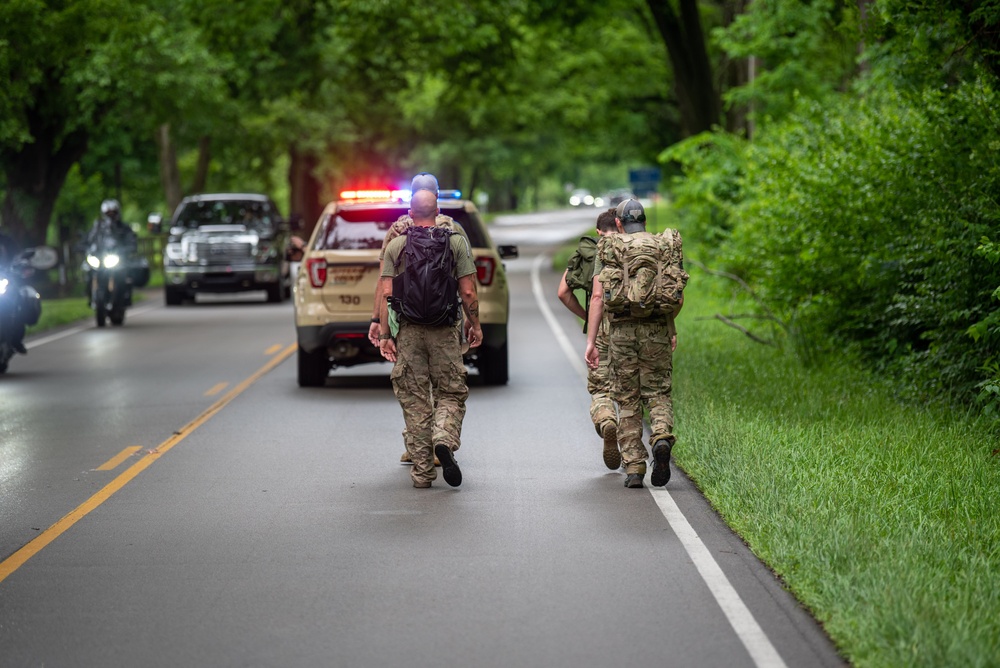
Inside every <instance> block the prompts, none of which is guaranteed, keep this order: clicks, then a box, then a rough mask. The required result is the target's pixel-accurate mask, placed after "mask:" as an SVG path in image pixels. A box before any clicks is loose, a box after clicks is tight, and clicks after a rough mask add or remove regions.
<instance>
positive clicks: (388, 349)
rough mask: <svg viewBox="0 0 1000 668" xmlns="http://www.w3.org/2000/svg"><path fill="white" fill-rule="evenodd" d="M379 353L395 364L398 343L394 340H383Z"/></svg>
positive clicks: (380, 343) (380, 342)
mask: <svg viewBox="0 0 1000 668" xmlns="http://www.w3.org/2000/svg"><path fill="white" fill-rule="evenodd" d="M379 352H381V353H382V357H384V358H386V359H387V360H389V361H390V362H395V361H396V342H395V341H393V340H392V339H382V340H381V341H379Z"/></svg>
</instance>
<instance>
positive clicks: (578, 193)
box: [569, 188, 594, 206]
mask: <svg viewBox="0 0 1000 668" xmlns="http://www.w3.org/2000/svg"><path fill="white" fill-rule="evenodd" d="M569 203H570V205H571V206H594V196H593V195H591V194H590V191H589V190H587V189H586V188H577V189H576V190H574V191H573V192H571V193H570V195H569Z"/></svg>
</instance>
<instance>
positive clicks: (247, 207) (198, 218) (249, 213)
mask: <svg viewBox="0 0 1000 668" xmlns="http://www.w3.org/2000/svg"><path fill="white" fill-rule="evenodd" d="M275 219H276V216H275V212H274V210H273V209H272V208H271V206H270V205H269V204H267V203H266V202H259V201H255V200H200V201H193V202H188V203H187V204H185V205H184V206H183V207H182V208H181V209H180V210H179V211H178V212H177V216H176V219H175V220H174V223H173V224H174V226H175V227H186V228H188V229H194V228H196V227H201V226H202V225H244V226H246V228H247V229H248V230H255V231H257V232H264V233H266V232H273V231H274V225H275V223H276V220H275Z"/></svg>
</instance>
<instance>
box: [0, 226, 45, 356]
mask: <svg viewBox="0 0 1000 668" xmlns="http://www.w3.org/2000/svg"><path fill="white" fill-rule="evenodd" d="M57 263H58V255H57V254H56V251H55V249H53V248H49V247H48V246H39V247H38V248H28V249H26V250H24V251H21V253H20V254H19V255H17V257H15V258H14V260H13V261H12V262H11V263H10V265H9V266H6V267H0V373H6V371H7V367H8V365H9V364H10V359H11V358H12V357H13V356H14V354H15V353H16V352H17V350H16V349H15V348H14V346H15V344H16V343H18V342H20V340H21V339H22V337H23V336H24V330H25V328H26V327H30V326H32V325H34V324H37V323H38V319H39V318H40V317H41V315H42V300H41V296H40V295H39V294H38V291H37V290H35V289H34V288H33V287H31V286H30V285H28V284H27V283H26V282H25V281H27V280H28V279H29V278H31V276H32V275H33V274H34V273H35V271H36V270H37V271H47V270H49V269H51V268H52V267H54V266H55V265H56V264H57Z"/></svg>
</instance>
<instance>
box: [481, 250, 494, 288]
mask: <svg viewBox="0 0 1000 668" xmlns="http://www.w3.org/2000/svg"><path fill="white" fill-rule="evenodd" d="M496 270H497V263H496V260H494V259H493V258H491V257H490V256H488V255H480V256H479V257H477V258H476V278H478V279H479V284H480V285H491V284H492V283H493V276H494V275H495V274H496Z"/></svg>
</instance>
